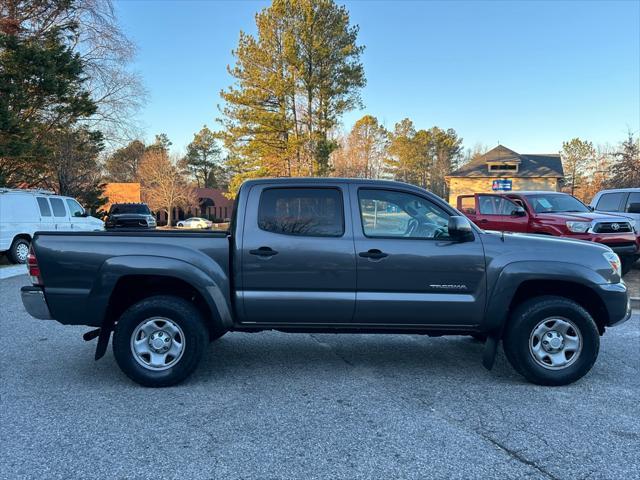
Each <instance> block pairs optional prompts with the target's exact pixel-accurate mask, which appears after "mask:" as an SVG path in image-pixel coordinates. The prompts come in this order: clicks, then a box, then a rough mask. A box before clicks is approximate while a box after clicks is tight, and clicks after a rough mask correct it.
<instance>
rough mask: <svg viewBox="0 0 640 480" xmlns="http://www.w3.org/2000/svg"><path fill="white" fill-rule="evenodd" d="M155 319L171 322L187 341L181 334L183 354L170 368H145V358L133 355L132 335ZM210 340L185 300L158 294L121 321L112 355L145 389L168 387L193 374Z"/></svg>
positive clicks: (131, 311) (139, 304)
mask: <svg viewBox="0 0 640 480" xmlns="http://www.w3.org/2000/svg"><path fill="white" fill-rule="evenodd" d="M154 317H160V318H166V319H168V320H169V321H170V322H172V323H173V324H174V325H177V326H178V327H179V329H180V334H183V335H184V338H182V335H178V336H177V337H176V338H177V339H179V340H180V341H182V342H184V344H183V347H182V351H181V352H182V353H181V354H180V356H179V358H178V359H177V361H175V363H173V364H171V366H168V367H161V368H164V369H163V370H154V369H153V367H150V366H144V365H143V364H142V363H141V361H142V357H140V356H139V355H136V354H135V353H134V352H133V345H132V335H134V333H136V329H138V327H139V326H140V325H143V324H145V323H148V322H149V320H150V319H152V318H154ZM162 323H163V320H160V325H162ZM160 328H162V327H160ZM159 331H160V330H159ZM142 338H143V339H144V338H147V337H146V336H144V337H142ZM208 340H209V332H208V329H207V327H206V326H205V324H204V322H203V320H202V316H201V315H200V312H199V311H198V309H197V308H195V307H194V306H193V305H192V304H191V303H189V302H188V301H186V300H184V299H183V298H180V297H174V296H168V295H158V296H154V297H149V298H146V299H144V300H142V301H140V302H138V303H136V304H135V305H133V306H131V307H129V308H128V309H127V310H126V311H125V312H124V313H123V314H122V316H121V317H120V318H119V319H118V323H117V325H116V329H115V332H114V335H113V354H114V356H115V358H116V362H117V363H118V366H119V367H120V369H121V370H122V371H123V372H124V373H125V374H126V375H127V376H128V377H129V378H130V379H131V380H133V381H134V382H137V383H139V384H140V385H143V386H145V387H168V386H171V385H175V384H177V383H180V382H182V381H183V380H184V379H186V378H187V377H188V376H189V375H191V374H192V373H193V371H194V370H195V369H196V367H197V366H198V363H199V362H200V359H201V358H202V355H203V354H204V352H205V351H206V348H207V344H208ZM171 343H172V344H173V343H174V341H172V342H171ZM169 358H171V357H169ZM169 363H171V361H170V362H169Z"/></svg>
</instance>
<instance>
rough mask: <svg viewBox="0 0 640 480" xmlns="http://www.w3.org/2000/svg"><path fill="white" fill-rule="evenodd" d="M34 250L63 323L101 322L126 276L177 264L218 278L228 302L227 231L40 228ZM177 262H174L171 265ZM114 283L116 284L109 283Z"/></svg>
mask: <svg viewBox="0 0 640 480" xmlns="http://www.w3.org/2000/svg"><path fill="white" fill-rule="evenodd" d="M33 248H34V251H35V253H36V257H37V259H38V265H39V267H40V271H41V273H42V278H43V280H44V284H45V287H44V294H45V298H46V300H47V304H48V306H49V309H50V311H51V314H52V315H53V317H54V318H56V319H57V320H58V321H60V322H61V323H65V324H81V325H95V326H99V325H101V324H102V320H103V317H104V311H105V309H106V308H107V306H108V305H107V304H108V300H109V299H108V296H106V295H107V294H110V293H111V292H112V291H113V289H114V288H116V287H117V283H118V282H120V281H122V280H123V279H124V278H126V277H127V275H128V271H129V270H131V273H132V274H133V270H135V275H137V276H141V275H144V274H145V272H146V273H148V274H153V273H154V271H153V270H154V265H155V266H157V267H156V268H160V267H161V266H162V267H163V268H165V269H166V268H167V266H168V265H169V266H170V268H172V269H173V268H175V269H176V270H177V271H176V273H177V274H180V271H183V273H184V272H186V271H189V272H191V273H190V274H191V275H194V273H193V272H196V273H195V275H197V272H198V271H199V272H201V273H202V278H203V279H204V278H215V279H216V280H217V286H218V287H219V288H220V289H221V290H222V292H221V293H222V294H223V295H224V297H225V300H226V301H227V302H229V298H230V297H229V281H228V278H229V264H230V254H229V235H228V233H227V232H211V231H193V230H189V231H175V230H141V231H126V230H118V231H107V232H37V233H36V234H35V236H34V240H33ZM171 265H173V266H171ZM110 283H113V284H110Z"/></svg>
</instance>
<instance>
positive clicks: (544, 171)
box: [448, 145, 564, 178]
mask: <svg viewBox="0 0 640 480" xmlns="http://www.w3.org/2000/svg"><path fill="white" fill-rule="evenodd" d="M492 163H508V164H517V165H518V171H517V172H490V171H489V168H488V164H492ZM448 176H449V177H556V178H562V177H564V172H563V170H562V161H561V160H560V155H557V154H555V155H549V154H520V153H517V152H515V151H513V150H511V149H509V148H507V147H504V146H502V145H498V146H497V147H495V148H493V149H491V150H489V151H488V152H487V153H485V154H484V155H481V156H480V157H478V158H476V159H474V160H472V161H471V162H469V163H467V164H466V165H463V166H462V167H460V168H459V169H458V170H456V171H455V172H452V173H451V174H449V175H448Z"/></svg>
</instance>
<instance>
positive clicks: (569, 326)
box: [503, 296, 600, 385]
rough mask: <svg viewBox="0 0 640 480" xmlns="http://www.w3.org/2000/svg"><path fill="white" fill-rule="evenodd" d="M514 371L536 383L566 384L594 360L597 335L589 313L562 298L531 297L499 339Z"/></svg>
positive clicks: (576, 378) (597, 340)
mask: <svg viewBox="0 0 640 480" xmlns="http://www.w3.org/2000/svg"><path fill="white" fill-rule="evenodd" d="M503 344H504V350H505V354H506V356H507V359H508V360H509V362H510V363H511V365H512V366H513V367H514V369H515V370H516V371H518V372H519V373H521V374H522V375H523V376H524V377H525V378H526V379H527V380H529V381H530V382H533V383H536V384H538V385H567V384H570V383H573V382H575V381H576V380H578V379H580V378H582V377H583V376H584V375H585V374H586V373H587V372H589V370H591V367H593V364H594V363H595V361H596V358H597V357H598V350H599V348H600V336H599V335H598V329H597V327H596V324H595V322H594V321H593V319H592V318H591V315H589V313H588V312H587V311H586V310H585V309H584V308H582V307H581V306H580V305H578V304H577V303H575V302H573V301H571V300H569V299H566V298H562V297H553V296H544V297H537V298H533V299H531V300H529V301H527V302H525V303H523V304H522V305H520V306H519V307H518V308H517V309H516V310H515V311H514V312H513V315H512V316H511V319H510V321H509V323H508V325H507V329H506V333H505V336H504V339H503Z"/></svg>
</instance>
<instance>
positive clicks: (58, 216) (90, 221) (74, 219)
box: [0, 188, 104, 263]
mask: <svg viewBox="0 0 640 480" xmlns="http://www.w3.org/2000/svg"><path fill="white" fill-rule="evenodd" d="M56 230H66V231H74V230H77V231H85V232H86V231H93V230H104V223H103V222H102V220H99V219H97V218H94V217H90V216H88V215H87V213H86V212H85V210H84V208H82V206H81V205H80V204H79V203H78V202H77V201H76V200H75V199H73V198H70V197H63V196H60V195H55V194H54V193H53V192H49V191H47V190H22V189H12V188H0V254H1V253H6V254H7V256H8V257H9V260H10V261H12V262H13V263H25V262H26V261H27V255H28V253H29V246H30V245H31V238H33V234H34V232H38V231H56Z"/></svg>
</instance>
